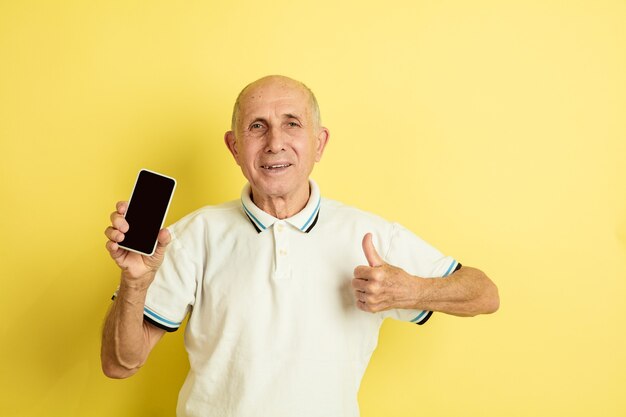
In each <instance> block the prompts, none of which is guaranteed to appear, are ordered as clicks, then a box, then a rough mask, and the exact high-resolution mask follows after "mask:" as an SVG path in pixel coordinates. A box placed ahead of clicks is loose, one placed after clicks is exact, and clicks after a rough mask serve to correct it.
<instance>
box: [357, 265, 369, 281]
mask: <svg viewBox="0 0 626 417" xmlns="http://www.w3.org/2000/svg"><path fill="white" fill-rule="evenodd" d="M372 274H373V271H372V267H371V266H365V265H359V266H357V267H356V268H354V278H358V279H362V280H365V281H367V280H368V279H370V278H372Z"/></svg>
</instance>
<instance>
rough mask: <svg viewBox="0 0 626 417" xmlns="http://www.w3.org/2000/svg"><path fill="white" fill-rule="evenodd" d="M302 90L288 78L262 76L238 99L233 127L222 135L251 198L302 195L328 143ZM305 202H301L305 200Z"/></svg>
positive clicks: (260, 198) (326, 132) (323, 130)
mask: <svg viewBox="0 0 626 417" xmlns="http://www.w3.org/2000/svg"><path fill="white" fill-rule="evenodd" d="M310 103H311V100H310V97H309V94H308V92H307V91H306V90H305V89H304V88H303V87H302V86H300V85H299V84H297V83H295V82H294V81H293V80H288V79H287V80H283V79H282V78H278V79H276V78H269V79H262V80H260V81H259V82H257V83H255V84H253V85H252V86H250V87H248V89H247V90H246V91H245V92H244V94H243V96H242V97H241V99H240V105H239V114H238V117H237V119H236V124H235V130H234V131H229V132H226V134H225V136H224V139H225V142H226V145H227V146H228V149H229V150H230V151H231V153H232V154H233V156H234V158H235V161H236V162H237V165H239V166H240V167H241V171H242V172H243V175H244V176H245V177H246V179H247V180H248V181H249V182H250V185H251V188H252V194H253V197H254V200H255V202H257V200H261V201H263V200H268V199H275V198H280V199H293V198H300V197H302V196H303V195H304V194H305V193H306V199H308V192H309V183H308V179H309V175H310V174H311V171H312V170H313V166H314V165H315V163H316V162H318V161H319V160H320V159H321V157H322V153H323V151H324V147H325V146H326V142H327V141H328V130H327V129H326V128H323V127H320V126H316V123H315V121H314V120H313V114H312V109H311V104H310ZM305 201H306V200H305Z"/></svg>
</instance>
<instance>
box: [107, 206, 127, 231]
mask: <svg viewBox="0 0 626 417" xmlns="http://www.w3.org/2000/svg"><path fill="white" fill-rule="evenodd" d="M111 225H112V226H113V227H114V228H115V229H117V230H119V231H120V232H122V233H126V232H128V229H129V225H128V222H127V221H126V219H125V218H124V216H123V215H121V214H119V213H118V212H117V211H114V212H113V213H111Z"/></svg>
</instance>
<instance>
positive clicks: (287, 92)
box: [239, 81, 311, 119]
mask: <svg viewBox="0 0 626 417" xmlns="http://www.w3.org/2000/svg"><path fill="white" fill-rule="evenodd" d="M310 103H311V99H310V97H309V93H308V92H307V91H306V90H305V89H304V88H303V87H302V86H300V85H297V84H294V83H287V82H276V81H274V82H263V83H259V84H258V85H251V86H249V87H248V89H246V91H244V93H243V94H242V97H241V99H240V102H239V111H240V112H241V115H242V118H243V119H246V118H250V117H266V115H267V114H269V113H272V114H275V115H278V116H280V115H284V114H288V113H289V114H295V115H301V116H305V115H308V114H310V112H311V109H310Z"/></svg>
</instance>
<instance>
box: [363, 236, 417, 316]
mask: <svg viewBox="0 0 626 417" xmlns="http://www.w3.org/2000/svg"><path fill="white" fill-rule="evenodd" d="M363 253H364V254H365V258H366V259H367V263H368V265H360V266H357V267H356V268H355V269H354V279H353V280H352V288H354V294H355V297H356V306H357V307H358V308H360V309H361V310H363V311H368V312H371V313H376V312H379V311H384V310H389V309H392V308H413V307H414V303H415V295H416V294H417V288H416V286H417V279H416V277H413V276H411V275H409V274H408V273H407V272H406V271H404V270H403V269H400V268H397V267H395V266H393V265H389V264H388V263H386V262H385V261H384V260H383V258H382V257H381V256H380V255H379V254H378V252H377V251H376V248H375V247H374V243H373V242H372V234H371V233H367V234H366V235H365V236H364V237H363Z"/></svg>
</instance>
